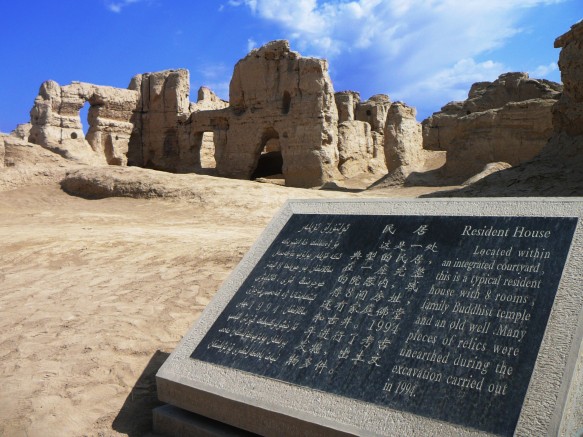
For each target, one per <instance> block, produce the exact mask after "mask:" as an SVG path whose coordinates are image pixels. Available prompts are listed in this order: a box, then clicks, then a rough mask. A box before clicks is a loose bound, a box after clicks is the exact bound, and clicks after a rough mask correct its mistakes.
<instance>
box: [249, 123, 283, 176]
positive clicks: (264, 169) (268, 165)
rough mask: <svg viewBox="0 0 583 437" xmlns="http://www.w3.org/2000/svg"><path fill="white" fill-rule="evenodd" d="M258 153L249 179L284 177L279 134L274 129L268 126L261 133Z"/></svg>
mask: <svg viewBox="0 0 583 437" xmlns="http://www.w3.org/2000/svg"><path fill="white" fill-rule="evenodd" d="M259 153H260V155H259V157H258V159H257V165H256V167H255V170H254V171H253V173H252V174H251V179H252V180H253V179H257V178H269V179H284V176H283V157H282V155H281V145H280V143H279V134H278V133H277V131H276V130H275V129H273V128H268V129H267V130H266V131H265V132H264V133H263V135H262V137H261V147H260V149H259Z"/></svg>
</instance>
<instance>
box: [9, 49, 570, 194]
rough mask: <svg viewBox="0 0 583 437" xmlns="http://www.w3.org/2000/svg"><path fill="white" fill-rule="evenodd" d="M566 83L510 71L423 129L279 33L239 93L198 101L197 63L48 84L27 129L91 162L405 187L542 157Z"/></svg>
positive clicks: (233, 86)
mask: <svg viewBox="0 0 583 437" xmlns="http://www.w3.org/2000/svg"><path fill="white" fill-rule="evenodd" d="M560 91H561V88H560V85H558V84H554V83H552V82H548V81H537V80H533V79H530V78H529V77H528V75H526V74H525V73H509V74H506V75H502V76H500V78H498V79H497V80H496V81H494V82H493V83H489V82H487V83H478V84H475V85H474V86H473V87H472V89H471V90H470V94H469V98H468V100H466V101H464V102H453V103H450V104H448V105H446V106H445V107H444V108H442V111H441V112H439V113H435V114H434V115H433V116H432V117H430V118H429V119H427V120H425V121H424V122H423V126H421V124H419V123H418V122H417V121H416V119H415V110H414V108H411V107H409V106H407V105H405V104H403V103H401V102H396V103H392V102H391V101H390V99H389V97H388V96H387V95H384V94H378V95H375V96H372V97H371V98H370V99H368V100H366V101H361V99H360V95H359V94H358V93H357V92H354V91H343V92H338V93H335V92H334V88H333V85H332V82H331V80H330V77H329V75H328V63H327V61H326V60H323V59H316V58H309V57H302V56H301V55H300V54H299V53H297V52H294V51H292V50H290V47H289V43H288V42H287V41H273V42H270V43H268V44H266V45H265V46H263V47H261V48H259V49H255V50H252V51H251V52H250V53H249V54H248V55H247V56H246V57H245V58H243V59H241V60H240V61H239V62H238V63H237V64H236V65H235V68H234V71H233V76H232V79H231V83H230V88H229V102H226V101H223V100H221V99H220V98H218V97H217V96H216V95H215V94H214V93H213V92H212V91H211V90H209V89H208V88H204V87H203V88H201V89H200V90H199V93H198V96H197V97H198V98H197V101H196V102H191V101H190V77H189V72H188V71H187V70H168V71H162V72H156V73H145V74H139V75H137V76H135V77H134V78H132V80H131V82H130V85H129V87H128V89H120V88H112V87H107V86H97V85H92V84H87V83H80V82H73V83H72V84H70V85H65V86H60V85H59V84H57V83H56V82H54V81H47V82H45V83H43V84H42V86H41V88H40V91H39V94H38V96H37V98H36V100H35V103H34V107H33V108H32V110H31V113H30V115H31V121H30V125H28V126H20V127H19V128H18V129H17V131H16V135H17V136H19V137H20V138H21V139H23V140H27V141H29V142H31V143H35V144H39V145H41V146H43V147H44V148H46V149H49V150H51V151H53V152H56V153H58V154H60V155H61V156H63V157H65V158H67V159H69V160H74V161H77V162H80V163H86V164H90V165H122V166H123V165H133V166H140V167H146V168H152V169H157V170H162V171H169V172H177V173H188V172H202V173H209V174H216V175H219V176H224V177H231V178H239V179H255V178H259V177H266V176H272V175H281V176H280V177H283V178H284V179H285V183H286V185H288V186H295V187H319V186H322V185H324V184H325V183H326V182H330V181H338V180H342V179H344V178H353V177H357V176H360V175H370V176H374V177H375V178H379V177H381V176H383V175H385V174H387V172H389V175H388V178H387V181H388V183H390V184H393V185H394V184H402V183H406V182H407V181H409V180H410V179H411V178H410V177H409V175H411V174H412V173H416V174H417V175H419V174H424V173H427V172H428V171H429V170H432V169H434V168H435V167H436V166H437V167H439V166H441V165H442V168H441V169H440V171H439V172H438V173H436V172H434V173H435V174H439V176H440V177H441V178H442V179H443V181H446V182H447V183H451V182H452V181H453V182H456V183H461V182H462V181H463V180H465V179H467V178H469V177H471V176H472V175H474V174H476V173H478V172H480V171H481V170H482V168H483V167H484V165H485V164H488V163H491V162H494V161H504V162H507V163H509V164H511V165H516V164H519V163H520V162H523V161H524V160H526V159H530V158H532V157H533V156H534V155H536V154H537V153H538V152H539V151H540V149H541V148H542V147H543V145H544V144H545V143H546V141H547V139H548V138H549V136H550V135H551V133H552V123H551V120H552V114H551V109H550V108H551V106H552V105H553V104H554V103H555V102H556V100H557V99H558V96H559V95H560ZM84 105H88V106H89V112H88V123H89V130H88V132H87V135H84V133H83V127H82V123H81V119H80V115H79V113H80V110H81V108H83V106H84ZM446 154H447V161H446V162H445V165H443V161H444V159H445V155H446ZM420 180H423V178H421V179H420Z"/></svg>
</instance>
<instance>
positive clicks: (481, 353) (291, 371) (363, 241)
mask: <svg viewBox="0 0 583 437" xmlns="http://www.w3.org/2000/svg"><path fill="white" fill-rule="evenodd" d="M576 223H577V219H576V218H557V217H555V218H544V217H454V216H451V217H442V216H439V217H432V216H429V217H427V216H360V215H359V216H355V215H319V214H295V215H293V216H292V217H291V218H290V219H289V221H288V222H287V224H286V225H285V227H284V228H283V229H282V230H281V232H280V233H279V234H278V236H277V238H276V239H275V241H274V242H273V244H272V245H271V246H270V247H269V249H268V250H267V251H266V252H265V254H264V255H263V257H262V258H261V259H260V261H259V262H258V264H257V265H256V267H255V268H254V270H253V271H252V272H251V274H250V275H249V276H248V277H247V278H246V280H245V281H244V283H243V285H242V286H241V287H240V289H239V290H238V291H237V292H236V294H235V295H234V297H233V298H232V300H231V301H230V302H229V304H228V305H227V306H226V308H225V309H224V311H223V312H222V314H221V315H220V316H219V317H218V319H217V320H216V322H215V323H214V325H213V326H212V327H211V329H210V330H209V331H208V333H207V334H206V335H205V337H204V338H203V339H202V341H201V342H200V344H199V345H198V346H197V347H196V349H195V350H194V352H193V353H192V358H193V359H197V360H202V361H205V362H209V363H214V364H218V365H221V366H227V367H230V368H235V369H239V370H242V371H246V372H250V373H253V374H256V375H261V376H265V377H269V378H274V379H277V380H281V381H285V382H288V383H292V384H297V385H301V386H306V387H310V388H312V389H316V390H321V391H326V392H331V393H335V394H338V395H342V396H346V397H350V398H354V399H358V400H362V401H365V402H371V403H374V404H377V405H381V406H387V407H390V408H394V409H397V410H403V411H408V412H411V413H414V414H418V415H422V416H426V417H431V418H435V419H439V420H444V421H448V422H452V423H456V424H460V425H464V426H468V427H472V428H475V429H479V430H483V431H487V432H491V433H495V434H499V435H504V436H509V435H512V434H513V432H514V429H515V427H516V423H517V421H518V417H519V415H520V410H521V406H522V403H523V400H524V397H525V394H526V390H527V388H528V383H529V380H530V377H531V374H532V370H533V367H534V363H535V361H536V357H537V353H538V349H539V347H540V343H541V341H542V337H543V334H544V331H545V327H546V324H547V320H548V317H549V314H550V311H551V308H552V306H553V301H554V298H555V294H556V291H557V287H558V284H559V280H560V278H561V274H562V271H563V266H564V264H565V260H566V257H567V253H568V251H569V247H570V244H571V240H572V237H573V233H574V230H575V226H576Z"/></svg>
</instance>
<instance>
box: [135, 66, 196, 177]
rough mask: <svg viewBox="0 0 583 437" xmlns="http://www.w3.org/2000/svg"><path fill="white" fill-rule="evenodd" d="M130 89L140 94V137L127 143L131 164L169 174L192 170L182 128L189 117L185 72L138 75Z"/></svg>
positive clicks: (187, 137)
mask: <svg viewBox="0 0 583 437" xmlns="http://www.w3.org/2000/svg"><path fill="white" fill-rule="evenodd" d="M130 88H131V89H134V90H136V91H137V92H138V93H139V100H138V105H137V112H138V114H139V116H138V117H137V119H136V126H137V130H138V132H139V135H137V136H135V137H134V138H132V142H131V144H130V152H129V155H128V159H129V161H130V164H133V165H137V166H140V167H147V168H154V169H157V170H164V171H171V172H183V171H191V170H192V167H193V165H194V156H193V154H192V151H191V150H190V145H189V132H188V128H187V127H185V124H186V121H187V120H188V118H189V117H190V100H189V94H190V73H189V72H188V70H184V69H181V70H166V71H160V72H156V73H145V74H138V75H136V76H134V78H133V79H132V81H131V84H130Z"/></svg>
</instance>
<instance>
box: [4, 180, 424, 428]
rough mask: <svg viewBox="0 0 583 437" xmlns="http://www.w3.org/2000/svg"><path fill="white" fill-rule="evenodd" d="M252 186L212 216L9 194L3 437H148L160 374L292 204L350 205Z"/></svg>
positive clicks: (132, 203) (52, 194)
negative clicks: (242, 262)
mask: <svg viewBox="0 0 583 437" xmlns="http://www.w3.org/2000/svg"><path fill="white" fill-rule="evenodd" d="M216 181H219V180H218V179H215V178H208V179H206V182H201V184H203V185H204V184H215V185H217V184H218V185H220V183H219V182H216ZM248 184H252V183H251V182H244V183H242V185H241V186H240V188H239V189H233V183H232V181H230V182H229V185H228V186H227V185H226V186H225V188H224V189H223V190H217V189H216V186H215V187H213V188H214V191H213V193H214V194H213V195H214V196H223V198H222V199H221V198H214V199H213V202H211V203H209V204H206V203H205V202H204V201H201V200H200V198H199V199H174V200H163V199H149V200H145V199H132V198H107V199H102V200H85V199H82V198H78V197H74V196H70V195H68V194H65V193H64V192H63V191H62V190H61V189H60V187H59V185H58V184H56V183H50V184H48V185H43V186H29V187H22V188H18V189H15V190H10V191H4V192H0V315H1V317H0V387H1V388H0V436H15V437H16V436H84V435H91V436H110V435H129V436H142V435H152V434H151V426H152V424H151V410H152V408H153V407H155V406H157V405H158V401H157V399H156V386H155V378H154V375H155V373H156V371H157V370H158V368H159V367H160V365H161V364H162V363H163V361H164V360H165V359H166V357H167V356H168V354H169V353H170V352H171V351H172V350H173V348H174V347H175V346H176V344H177V342H178V341H179V340H180V338H181V336H182V335H184V334H185V333H186V332H187V330H188V328H189V327H190V325H191V324H192V323H193V322H194V321H195V320H196V319H197V318H198V317H199V315H200V313H201V311H202V309H203V308H204V306H205V305H206V304H207V303H208V301H209V299H211V297H212V296H213V294H214V293H215V291H216V290H217V289H218V288H219V286H220V284H221V282H222V281H223V280H224V279H225V278H226V277H227V275H228V274H229V273H230V272H231V270H232V269H233V267H234V266H235V265H236V264H237V262H238V261H239V260H240V259H241V257H242V256H243V254H244V253H245V252H246V251H247V249H248V248H249V247H250V246H251V244H252V243H253V241H254V240H255V239H256V238H257V237H258V236H259V234H260V233H261V231H262V230H263V228H264V227H265V225H266V224H267V223H268V222H269V220H270V219H271V217H272V216H273V215H274V214H275V212H276V211H277V210H278V209H279V207H280V206H281V205H282V204H283V203H284V201H285V200H286V198H288V197H292V198H302V197H303V198H307V197H323V196H332V197H339V196H343V197H346V196H349V194H347V193H337V192H336V193H330V194H328V193H323V192H322V191H315V190H290V189H285V188H281V187H277V186H274V185H270V184H258V183H254V184H255V186H257V185H260V186H261V187H262V188H260V189H259V197H258V190H257V189H256V188H254V190H253V195H249V194H246V192H247V191H248V190H247V189H246V188H249V187H250V185H248ZM204 189H205V187H204V186H201V190H202V191H204ZM425 191H427V190H425ZM423 192H424V190H420V189H400V190H389V191H382V190H377V192H376V193H374V194H375V195H377V196H399V197H401V196H416V195H419V194H422V193H423ZM202 198H203V199H204V196H202ZM232 198H237V200H238V201H237V202H235V203H233V202H230V201H229V199H232ZM258 198H260V199H261V202H258V201H257V199H258ZM266 199H268V201H266ZM217 205H220V207H218V206H217Z"/></svg>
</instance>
